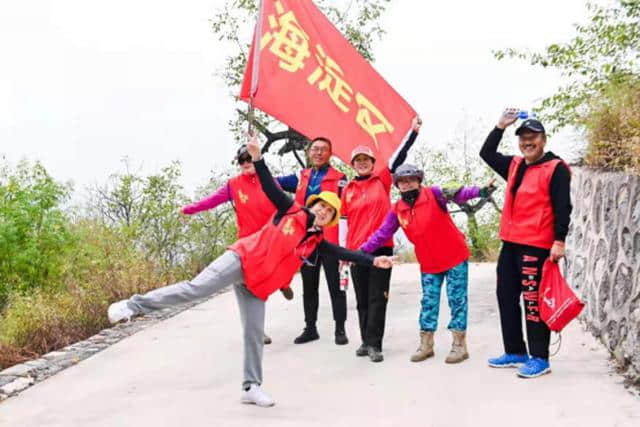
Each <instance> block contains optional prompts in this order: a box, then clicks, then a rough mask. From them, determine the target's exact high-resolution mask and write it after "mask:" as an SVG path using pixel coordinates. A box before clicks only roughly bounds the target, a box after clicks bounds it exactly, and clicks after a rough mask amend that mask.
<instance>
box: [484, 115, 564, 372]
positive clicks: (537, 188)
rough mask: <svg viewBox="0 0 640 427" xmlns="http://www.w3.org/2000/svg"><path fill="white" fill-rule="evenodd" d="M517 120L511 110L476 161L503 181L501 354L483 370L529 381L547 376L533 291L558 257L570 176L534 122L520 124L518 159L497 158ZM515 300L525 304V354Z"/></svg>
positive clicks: (544, 331) (545, 339)
mask: <svg viewBox="0 0 640 427" xmlns="http://www.w3.org/2000/svg"><path fill="white" fill-rule="evenodd" d="M517 119H518V110H517V109H514V108H510V109H507V110H505V112H504V113H503V114H502V116H501V117H500V120H499V121H498V125H497V126H496V128H495V129H493V130H492V131H491V133H490V134H489V136H488V137H487V140H486V141H485V143H484V146H483V147H482V150H481V151H480V157H482V159H483V160H484V161H485V162H487V164H488V165H489V166H490V167H491V168H492V169H493V170H495V171H496V172H497V173H498V174H499V175H500V176H502V177H503V178H504V179H506V180H507V191H506V197H505V201H504V209H503V210H502V219H501V221H500V239H501V240H502V242H503V243H502V249H501V250H500V256H499V258H498V270H497V275H498V288H497V295H498V307H499V309H500V323H501V325H502V339H503V343H504V350H505V353H504V354H503V355H502V356H500V357H496V358H492V359H489V366H492V367H495V368H504V367H519V370H518V375H519V376H521V377H524V378H534V377H538V376H540V375H544V374H546V373H549V372H551V366H550V365H549V339H550V335H551V332H550V331H549V328H548V327H547V325H546V324H545V323H544V322H543V321H542V320H541V319H540V315H539V310H538V288H539V284H540V280H541V278H542V266H543V264H544V262H545V260H546V259H547V258H548V257H549V256H550V257H551V259H552V260H553V261H558V260H559V259H560V258H562V257H563V256H564V240H565V237H566V236H567V233H568V231H569V221H570V216H571V198H570V181H571V173H570V170H569V167H568V166H567V165H566V163H564V161H563V160H562V159H560V158H559V157H558V156H556V155H555V154H553V153H551V152H547V153H545V152H544V147H545V145H546V142H547V136H546V133H545V129H544V127H543V126H542V123H540V122H539V121H538V120H534V119H529V120H525V121H524V122H522V124H521V125H520V127H518V129H517V130H516V135H517V136H518V145H519V148H520V151H521V153H522V157H520V156H505V155H503V154H500V153H498V151H497V150H498V145H499V144H500V140H501V139H502V135H503V133H504V130H505V129H506V128H507V127H508V126H510V125H511V124H513V123H514V122H515V121H516V120H517ZM520 294H522V295H523V296H524V301H525V314H526V326H527V341H528V343H529V352H528V353H527V346H526V345H525V342H524V339H523V335H522V320H521V319H522V312H521V308H520ZM529 355H530V356H531V357H529Z"/></svg>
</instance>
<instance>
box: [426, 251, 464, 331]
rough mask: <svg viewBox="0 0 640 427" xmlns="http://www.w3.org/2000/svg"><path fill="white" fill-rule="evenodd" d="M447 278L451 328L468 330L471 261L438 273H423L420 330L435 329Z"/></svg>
mask: <svg viewBox="0 0 640 427" xmlns="http://www.w3.org/2000/svg"><path fill="white" fill-rule="evenodd" d="M445 278H446V279H447V300H448V301H449V308H450V309H451V321H450V322H449V329H450V330H452V331H466V330H467V314H468V311H469V307H468V285H469V263H468V262H467V261H463V262H461V263H460V264H458V265H456V266H455V267H453V268H452V269H451V270H448V271H445V272H443V273H438V274H429V273H422V310H421V311H420V330H422V331H435V330H436V329H437V327H438V314H439V313H440V289H441V288H442V282H444V280H445Z"/></svg>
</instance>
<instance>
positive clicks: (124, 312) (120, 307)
mask: <svg viewBox="0 0 640 427" xmlns="http://www.w3.org/2000/svg"><path fill="white" fill-rule="evenodd" d="M135 314H136V313H135V312H134V311H133V310H131V309H130V308H129V306H128V305H127V300H126V299H123V300H122V301H118V302H114V303H113V304H111V305H110V306H109V310H107V315H108V316H109V322H111V324H112V325H115V324H116V323H119V322H121V321H123V320H127V321H129V320H131V318H132V317H133V316H134V315H135Z"/></svg>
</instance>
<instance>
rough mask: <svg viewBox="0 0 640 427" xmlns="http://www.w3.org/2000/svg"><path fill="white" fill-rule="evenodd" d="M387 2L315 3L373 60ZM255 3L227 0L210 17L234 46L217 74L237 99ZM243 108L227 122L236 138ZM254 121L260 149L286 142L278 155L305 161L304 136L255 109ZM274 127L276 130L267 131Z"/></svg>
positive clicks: (243, 120)
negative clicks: (263, 140) (262, 138)
mask: <svg viewBox="0 0 640 427" xmlns="http://www.w3.org/2000/svg"><path fill="white" fill-rule="evenodd" d="M389 1H390V0H350V1H348V2H347V1H342V0H317V1H316V2H315V3H316V5H317V6H318V7H319V8H320V9H321V10H322V11H323V13H324V14H325V15H326V16H327V17H328V18H329V20H330V21H331V22H332V23H333V24H334V25H335V26H336V28H338V30H339V31H340V32H342V34H343V35H344V36H345V37H346V39H347V40H348V41H349V42H350V43H351V44H352V45H353V46H354V47H355V48H356V49H357V50H358V52H360V54H361V55H362V56H363V57H364V58H366V59H367V60H368V61H373V60H374V55H373V43H374V42H375V41H376V40H379V39H380V38H381V37H382V36H383V35H384V33H385V32H384V29H383V28H382V24H381V18H382V15H383V13H384V11H385V9H386V7H387V3H389ZM258 4H259V1H258V0H226V1H225V3H224V5H223V6H222V7H221V8H220V9H219V10H218V11H217V12H216V14H215V16H214V18H213V19H212V20H211V24H212V29H213V32H214V34H216V35H217V36H218V37H219V39H220V40H221V41H226V42H228V43H229V44H231V45H232V46H233V47H234V52H233V54H231V55H229V56H227V58H226V61H225V66H224V68H223V69H222V71H220V72H219V73H218V74H219V76H220V77H221V79H222V81H223V82H224V83H225V84H226V85H227V87H228V88H229V92H230V95H231V96H233V97H234V98H235V99H236V100H237V97H238V94H239V93H240V86H241V84H242V79H243V75H244V71H245V68H246V64H247V57H248V54H249V49H250V47H251V44H250V43H249V42H250V39H251V35H252V33H253V29H254V25H255V22H256V17H257V13H258ZM243 110H244V106H241V105H240V104H239V105H238V109H237V115H236V117H235V119H233V120H232V121H231V122H230V123H229V125H230V127H231V129H232V130H233V131H234V134H235V136H236V140H237V141H241V140H242V139H243V133H244V131H245V129H246V121H247V115H246V113H245V112H244V111H243ZM255 122H256V128H257V129H258V131H259V132H261V133H262V134H263V135H264V136H265V137H266V138H267V143H266V144H265V146H264V148H263V151H265V152H266V151H268V150H269V148H270V147H271V145H272V144H273V143H274V142H277V141H280V140H285V141H286V143H285V144H284V146H283V147H282V148H281V149H280V150H279V151H278V154H279V155H284V154H285V153H288V152H292V153H293V154H294V155H295V156H296V157H297V158H298V161H299V162H301V163H303V162H304V161H303V159H302V157H301V156H300V155H299V154H298V153H296V150H302V149H304V148H305V146H306V145H307V144H308V142H309V140H308V139H307V138H306V136H304V135H301V134H300V133H298V132H296V131H295V130H294V129H290V128H288V127H286V126H283V125H282V124H280V123H278V122H276V121H275V120H273V119H271V118H270V117H269V116H267V115H266V114H264V113H261V112H258V111H256V116H255ZM274 128H275V129H278V130H277V131H271V130H269V129H274Z"/></svg>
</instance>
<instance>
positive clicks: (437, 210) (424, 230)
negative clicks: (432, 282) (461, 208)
mask: <svg viewBox="0 0 640 427" xmlns="http://www.w3.org/2000/svg"><path fill="white" fill-rule="evenodd" d="M393 212H394V213H395V214H396V216H397V217H398V222H399V223H400V226H401V227H402V229H403V230H404V233H405V234H406V235H407V238H408V239H409V240H410V241H411V243H413V245H414V246H415V251H416V257H417V258H418V262H419V263H420V271H421V272H423V273H431V274H436V273H442V272H444V271H447V270H450V269H451V268H453V267H455V266H456V265H458V264H460V263H461V262H462V261H465V260H467V259H469V256H470V255H471V254H470V253H469V248H467V242H466V241H465V238H464V235H463V234H462V233H461V232H460V230H458V228H457V227H456V225H455V224H454V223H453V220H452V219H451V216H450V215H449V213H448V212H445V211H443V210H442V208H441V207H440V205H438V202H437V201H436V198H435V196H434V195H433V191H431V189H430V188H426V187H422V191H421V192H420V195H419V196H418V200H416V204H415V205H414V206H413V208H411V207H410V206H409V205H408V204H407V203H405V202H404V201H402V200H399V201H398V202H396V203H395V204H394V205H393Z"/></svg>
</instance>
